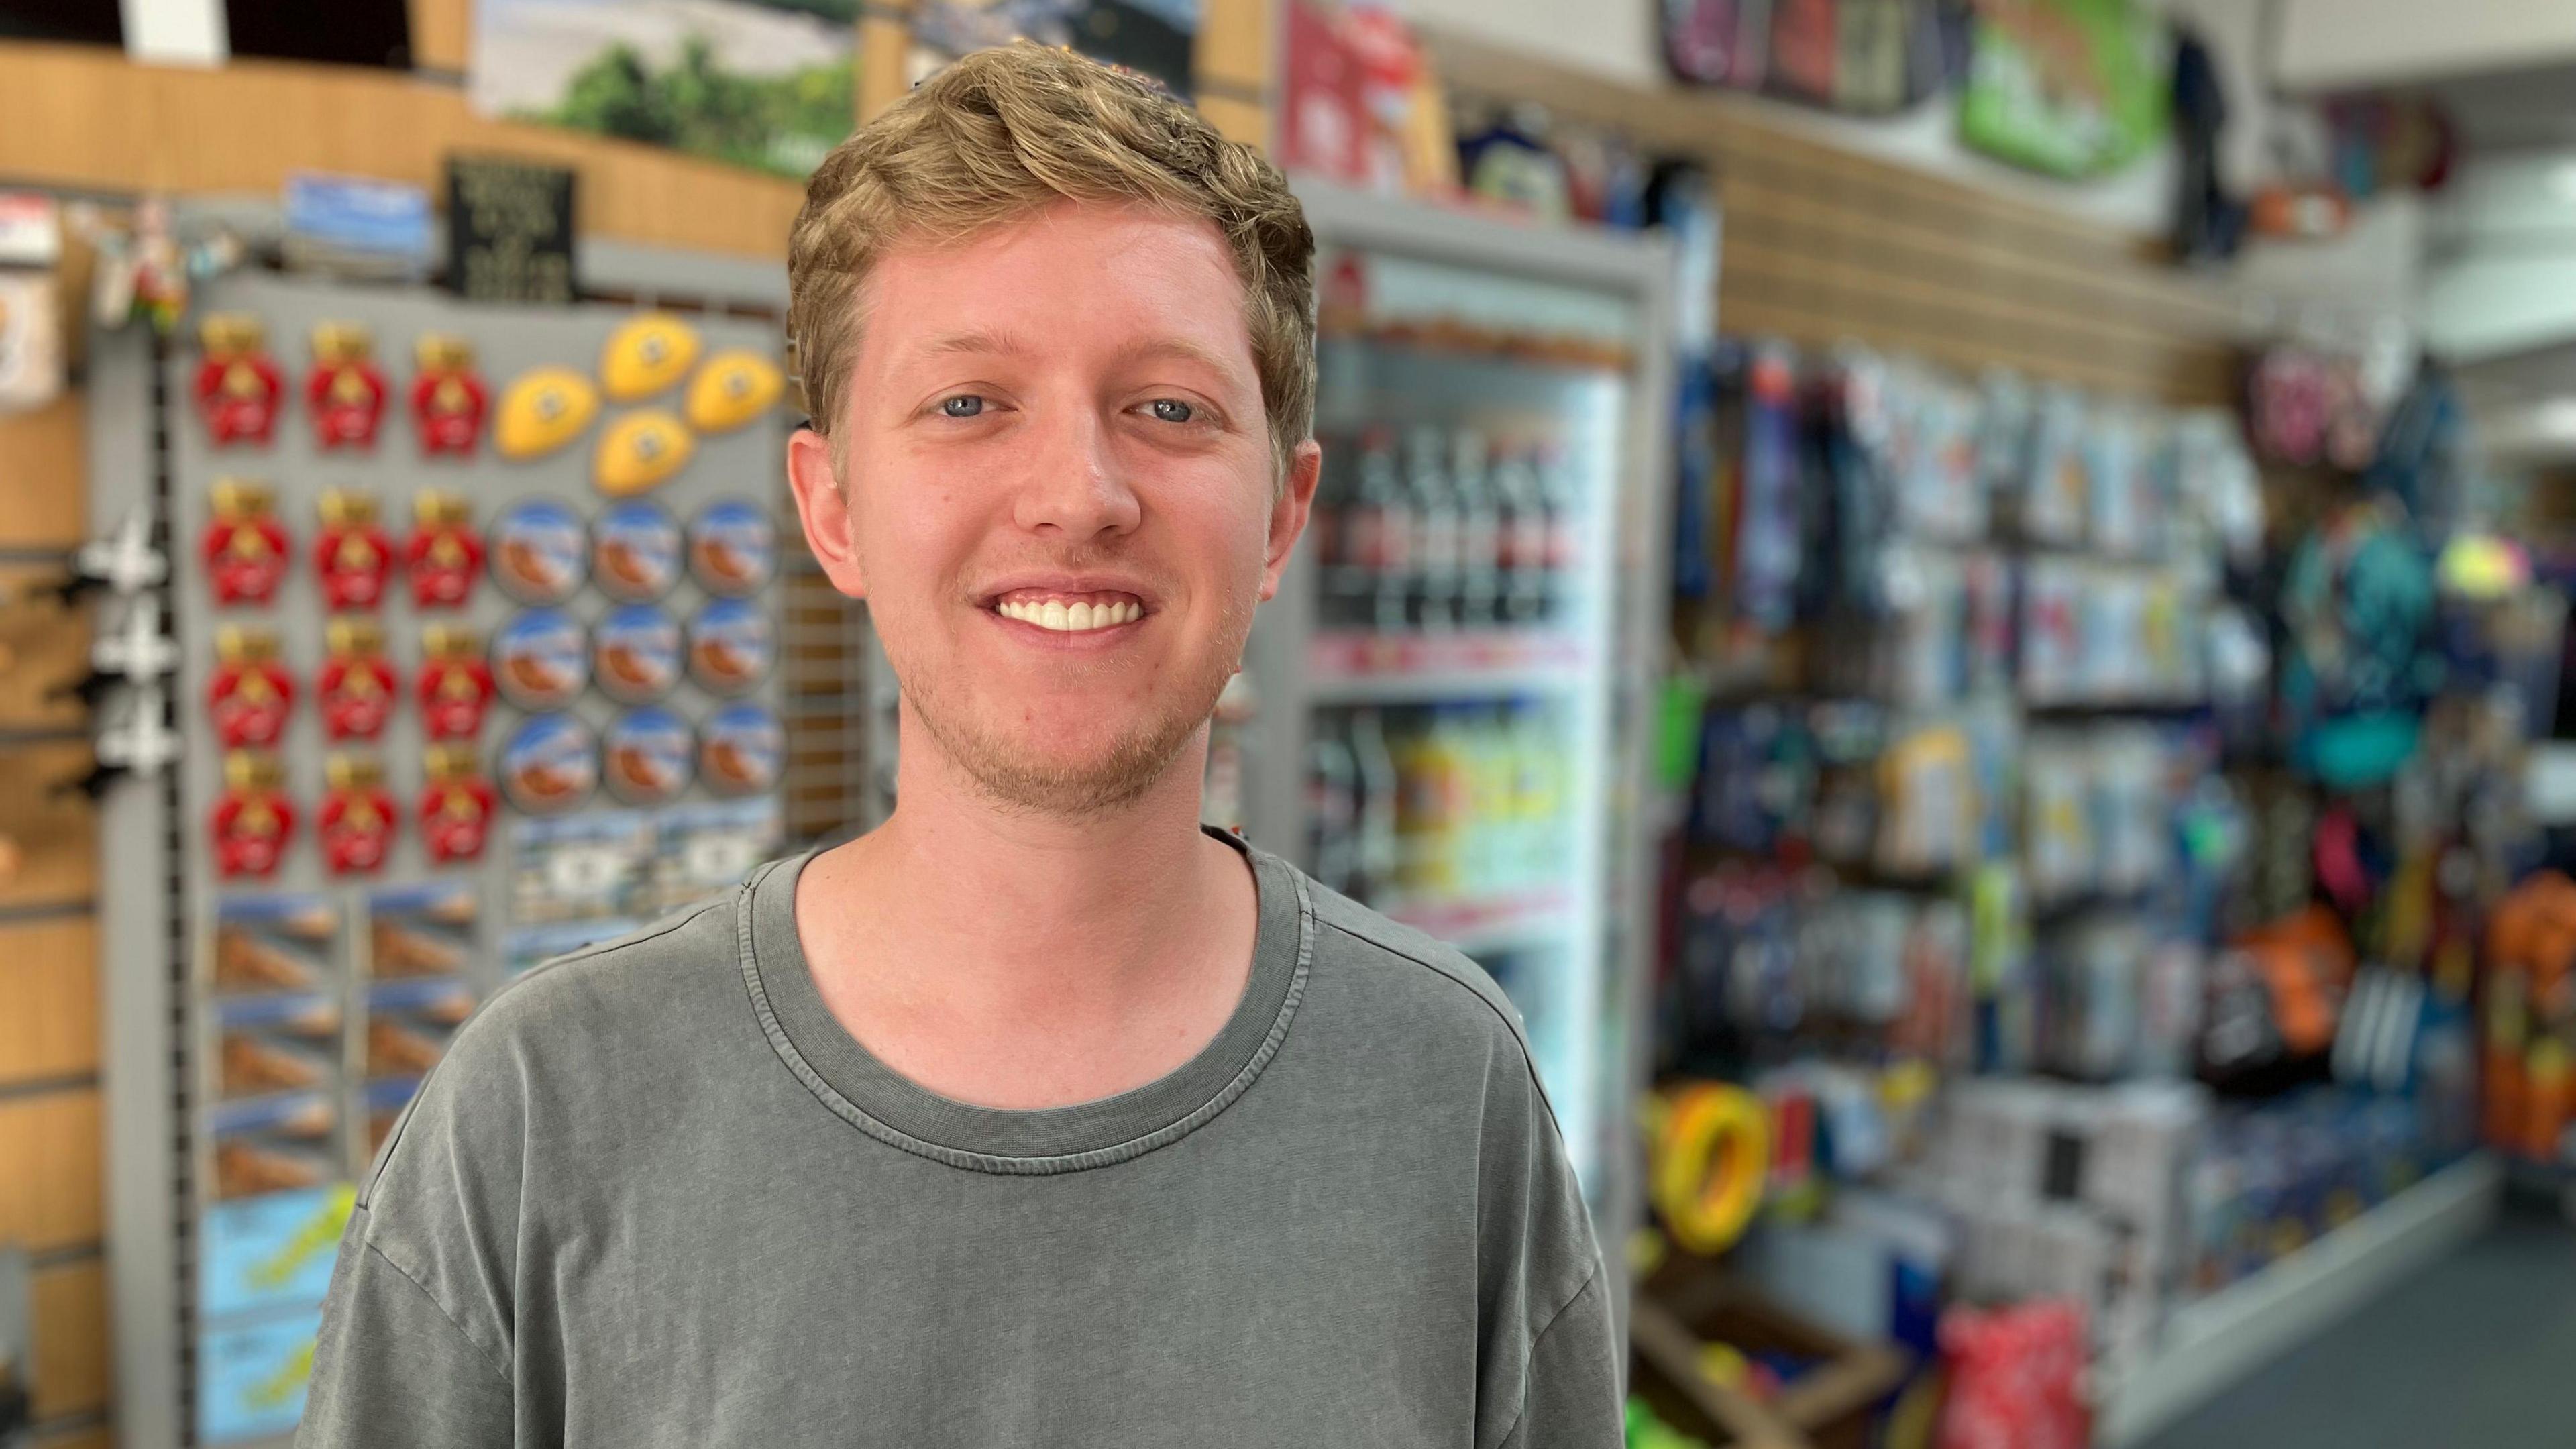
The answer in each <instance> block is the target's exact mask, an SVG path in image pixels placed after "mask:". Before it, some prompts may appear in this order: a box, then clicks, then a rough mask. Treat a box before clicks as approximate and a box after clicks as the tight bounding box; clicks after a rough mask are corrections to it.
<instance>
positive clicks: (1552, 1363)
mask: <svg viewBox="0 0 2576 1449" xmlns="http://www.w3.org/2000/svg"><path fill="white" fill-rule="evenodd" d="M1486 1102H1487V1107H1486V1122H1485V1130H1484V1151H1483V1161H1484V1163H1485V1164H1486V1165H1485V1170H1484V1180H1483V1182H1482V1183H1481V1184H1480V1186H1479V1195H1480V1201H1479V1204H1478V1229H1479V1236H1480V1237H1481V1238H1482V1239H1483V1241H1482V1242H1481V1243H1480V1244H1479V1248H1478V1252H1479V1262H1478V1265H1477V1266H1478V1275H1479V1278H1480V1279H1481V1280H1482V1281H1481V1282H1480V1284H1479V1290H1480V1291H1479V1298H1480V1302H1479V1305H1478V1309H1479V1312H1480V1314H1481V1315H1482V1317H1483V1322H1482V1324H1481V1326H1480V1329H1481V1342H1480V1346H1479V1358H1480V1363H1479V1373H1478V1384H1477V1405H1476V1426H1477V1434H1476V1442H1477V1443H1478V1444H1479V1445H1481V1446H1485V1449H1505V1446H1510V1449H1523V1446H1533V1445H1546V1446H1547V1449H1596V1446H1598V1449H1616V1446H1618V1445H1620V1444H1622V1443H1624V1442H1625V1440H1626V1437H1627V1426H1626V1422H1625V1415H1624V1414H1623V1413H1622V1412H1621V1407H1622V1406H1621V1402H1620V1348H1619V1345H1618V1343H1617V1335H1616V1333H1615V1331H1614V1329H1613V1326H1612V1314H1611V1309H1610V1282H1609V1279H1608V1277H1607V1276H1606V1273H1605V1270H1604V1269H1603V1267H1602V1259H1601V1250H1600V1248H1599V1246H1598V1245H1597V1244H1596V1243H1595V1242H1594V1240H1593V1236H1592V1215H1591V1213H1590V1212H1589V1210H1587V1209H1586V1208H1585V1206H1584V1203H1583V1191H1582V1187H1581V1184H1580V1183H1578V1182H1577V1181H1576V1178H1575V1174H1574V1167H1573V1164H1572V1163H1571V1162H1569V1161H1568V1160H1567V1158H1566V1153H1565V1144H1564V1141H1563V1140H1562V1139H1561V1138H1560V1137H1559V1135H1558V1133H1557V1127H1556V1117H1555V1114H1554V1113H1553V1112H1552V1111H1551V1110H1550V1109H1549V1107H1548V1103H1547V1097H1546V1094H1545V1092H1544V1091H1543V1090H1542V1089H1541V1088H1540V1086H1539V1083H1538V1078H1537V1074H1536V1073H1535V1072H1534V1071H1533V1070H1532V1069H1531V1066H1530V1062H1529V1058H1528V1056H1527V1055H1526V1048H1525V1047H1522V1046H1521V1045H1520V1043H1519V1041H1518V1039H1517V1033H1515V1034H1514V1038H1513V1040H1512V1042H1511V1044H1510V1047H1509V1048H1507V1049H1505V1050H1502V1051H1499V1052H1497V1053H1496V1056H1495V1060H1494V1064H1493V1075H1492V1077H1491V1078H1490V1079H1489V1083H1488V1088H1487V1095H1486Z"/></svg>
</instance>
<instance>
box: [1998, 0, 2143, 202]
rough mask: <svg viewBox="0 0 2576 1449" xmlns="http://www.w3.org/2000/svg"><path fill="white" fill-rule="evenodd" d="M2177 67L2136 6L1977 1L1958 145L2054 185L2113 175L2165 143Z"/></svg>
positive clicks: (2118, 0) (2125, 2)
mask: <svg viewBox="0 0 2576 1449" xmlns="http://www.w3.org/2000/svg"><path fill="white" fill-rule="evenodd" d="M2172 59H2173V43H2172V37H2171V34H2170V32H2168V31H2167V30H2166V28H2165V25H2164V22H2163V21H2162V20H2161V19H2159V18H2158V17H2157V16H2155V15H2154V14H2152V13H2150V12H2148V11H2146V10H2145V9H2143V8H2141V7H2140V6H2138V5H2137V4H2135V3H2134V0H1977V4H1976V18H1975V23H1974V31H1973V34H1972V36H1971V39H1970V42H1969V57H1968V79H1967V83H1966V84H1965V85H1963V86H1962V87H1960V90H1959V139H1960V140H1961V141H1962V142H1963V143H1964V144H1966V145H1967V146H1969V147H1970V148H1971V149H1974V150H1978V151H1982V152H1984V153H1986V154H1987V155H1989V156H1993V157H1995V158H1996V159H1998V160H2001V161H2009V162H2011V163H2012V164H2014V165H2016V166H2025V167H2028V168H2030V169H2031V170H2034V171H2044V172H2046V173H2048V174H2049V175H2052V176H2063V177H2068V178H2082V177H2091V176H2103V175H2108V174H2109V173H2111V172H2113V171H2117V170H2119V169H2120V168H2121V167H2123V166H2126V165H2127V164H2129V163H2130V162H2131V161H2134V160H2136V159H2137V158H2138V157H2140V156H2142V155H2144V154H2146V152H2147V151H2148V150H2149V149H2150V148H2152V147H2153V146H2154V145H2155V144H2156V142H2158V141H2160V140H2162V139H2163V138H2164V134H2165V125H2166V100H2167V93H2168V91H2169V89H2170V86H2169V84H2168V80H2167V77H2168V75H2169V74H2170V73H2171V67H2172Z"/></svg>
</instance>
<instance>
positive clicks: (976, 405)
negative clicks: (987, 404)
mask: <svg viewBox="0 0 2576 1449" xmlns="http://www.w3.org/2000/svg"><path fill="white" fill-rule="evenodd" d="M939 410H940V411H941V412H943V413H945V414H947V415H948V416H950V417H952V418H971V417H974V416H977V415H978V414H980V413H982V412H983V411H984V400H983V399H982V398H980V397H977V396H975V395H974V394H973V393H960V394H958V395H957V396H956V397H952V398H949V399H948V400H946V401H945V402H942V403H941V404H940V405H939Z"/></svg>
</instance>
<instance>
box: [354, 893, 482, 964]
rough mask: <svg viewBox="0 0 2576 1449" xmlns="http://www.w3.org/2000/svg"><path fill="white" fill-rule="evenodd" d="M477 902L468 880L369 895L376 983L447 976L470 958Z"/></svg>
mask: <svg viewBox="0 0 2576 1449" xmlns="http://www.w3.org/2000/svg"><path fill="white" fill-rule="evenodd" d="M481 915H482V909H481V903H480V901H479V900H478V899H477V898H476V896H475V892H474V886H473V885H472V884H471V883H470V882H466V881H425V882H423V883H421V884H419V885H408V886H395V887H391V888H389V889H386V890H380V891H377V892H375V893H374V894H373V895H370V896H369V897H368V898H367V946H368V962H367V968H368V974H369V975H371V976H373V977H374V978H375V979H377V980H379V981H389V980H399V979H403V978H407V977H414V976H445V975H450V974H453V973H456V972H460V971H463V970H465V969H466V968H467V967H469V966H470V965H472V964H473V961H474V954H475V953H474V941H475V926H476V924H477V922H478V921H479V920H480V919H481Z"/></svg>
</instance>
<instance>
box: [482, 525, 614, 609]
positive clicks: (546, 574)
mask: <svg viewBox="0 0 2576 1449" xmlns="http://www.w3.org/2000/svg"><path fill="white" fill-rule="evenodd" d="M491 556H492V582H493V583H495V584H498V585H500V587H501V592H503V593H505V594H508V595H509V596H510V597H511V598H513V599H516V600H518V601H519V602H520V603H522V604H539V605H543V604H560V603H562V602H563V601H564V600H566V599H569V598H571V597H572V596H573V595H574V594H575V593H577V592H579V591H580V589H581V581H582V576H583V574H584V573H585V572H586V571H587V569H588V566H589V562H590V544H589V540H588V539H587V538H586V537H585V536H584V534H583V531H582V526H581V515H580V514H578V513H575V512H573V511H572V509H571V508H570V507H569V506H568V505H565V504H562V503H558V502H556V501H555V500H553V499H551V498H531V499H529V500H527V501H526V502H524V503H514V504H512V505H510V506H509V507H508V508H506V509H503V510H502V512H501V516H500V517H498V518H496V519H494V520H492V543H491Z"/></svg>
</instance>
